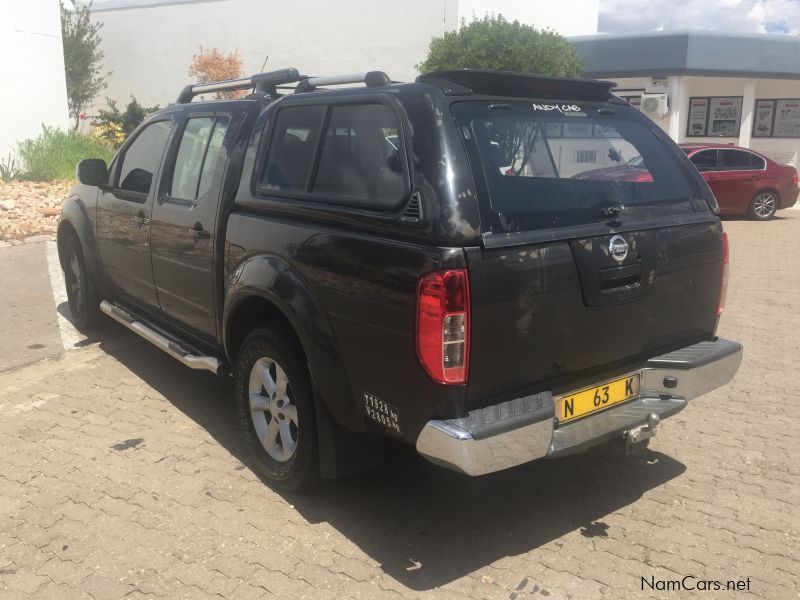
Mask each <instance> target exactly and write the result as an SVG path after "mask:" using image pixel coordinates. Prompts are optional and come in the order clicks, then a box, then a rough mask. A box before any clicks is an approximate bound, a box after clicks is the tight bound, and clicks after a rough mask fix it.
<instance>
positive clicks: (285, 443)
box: [249, 357, 300, 462]
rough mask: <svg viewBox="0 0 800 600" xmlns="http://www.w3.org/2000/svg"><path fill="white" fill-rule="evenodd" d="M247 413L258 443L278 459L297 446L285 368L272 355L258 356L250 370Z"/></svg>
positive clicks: (284, 458) (293, 407)
mask: <svg viewBox="0 0 800 600" xmlns="http://www.w3.org/2000/svg"><path fill="white" fill-rule="evenodd" d="M249 397H250V414H251V417H252V419H253V425H254V427H255V430H256V435H257V436H258V439H259V441H260V442H261V445H262V446H263V447H264V450H266V452H267V454H269V456H270V457H271V458H272V459H273V460H276V461H278V462H287V461H288V460H290V459H291V458H292V456H294V453H295V451H296V450H297V436H298V433H299V431H300V430H299V422H298V418H297V406H296V405H295V404H294V402H293V401H292V397H293V391H292V385H291V382H290V381H289V378H288V377H287V375H286V372H285V371H284V370H283V368H282V367H281V366H280V365H279V364H278V362H277V361H275V360H274V359H272V358H269V357H264V358H260V359H258V360H257V361H256V362H255V364H254V365H253V368H252V369H251V370H250V384H249Z"/></svg>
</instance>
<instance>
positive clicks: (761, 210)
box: [750, 192, 778, 221]
mask: <svg viewBox="0 0 800 600" xmlns="http://www.w3.org/2000/svg"><path fill="white" fill-rule="evenodd" d="M776 210H778V197H777V196H776V195H775V193H774V192H759V193H758V194H757V195H756V197H755V198H753V201H752V202H751V203H750V216H751V217H752V218H753V219H755V220H756V221H766V220H767V219H771V218H772V217H773V215H774V214H775V211H776Z"/></svg>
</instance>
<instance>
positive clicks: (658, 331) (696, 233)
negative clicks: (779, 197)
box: [467, 219, 722, 405]
mask: <svg viewBox="0 0 800 600" xmlns="http://www.w3.org/2000/svg"><path fill="white" fill-rule="evenodd" d="M616 235H621V237H622V238H623V239H625V240H626V241H627V243H628V244H629V249H628V256H627V257H626V258H625V260H623V261H622V262H618V261H617V260H616V259H614V258H613V257H612V256H611V255H610V252H609V250H608V248H609V245H610V243H611V239H612V238H613V237H615V236H616ZM721 235H722V229H721V226H720V224H719V222H718V221H717V220H716V219H714V220H713V221H710V222H708V223H695V224H690V225H676V226H665V227H657V228H652V229H646V230H638V231H631V232H623V233H621V234H611V233H609V234H606V235H600V236H593V237H588V238H577V239H572V240H564V241H557V242H551V243H544V244H533V245H526V246H516V247H504V248H494V249H492V248H484V249H473V250H471V251H468V252H467V256H468V261H469V272H470V294H471V297H472V333H471V355H470V375H469V391H468V395H469V396H468V398H469V403H470V404H471V405H474V404H480V403H481V402H483V401H489V400H494V399H496V398H497V397H499V396H503V395H505V394H511V393H519V392H520V391H522V390H528V389H530V390H531V391H536V390H537V389H539V388H541V389H553V390H554V391H566V389H572V388H573V387H575V385H574V383H572V387H570V383H571V382H574V381H575V380H578V379H586V378H588V379H590V378H591V377H592V376H594V375H597V376H604V375H605V374H607V373H608V372H609V371H610V370H624V368H625V367H626V366H629V365H630V364H633V363H634V362H636V361H637V360H639V359H643V358H647V357H650V356H654V355H657V354H659V353H661V352H662V351H664V350H668V349H673V348H676V347H681V346H685V345H689V344H691V343H694V342H696V341H699V340H702V339H708V338H709V337H710V336H711V335H713V331H714V327H715V322H716V307H717V299H718V295H719V285H720V275H721V265H722V254H721V252H722V250H721V248H722V246H721V244H722V243H721ZM564 386H566V389H565V388H564ZM559 388H561V389H559ZM539 391H541V390H540V389H539Z"/></svg>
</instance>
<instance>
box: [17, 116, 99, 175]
mask: <svg viewBox="0 0 800 600" xmlns="http://www.w3.org/2000/svg"><path fill="white" fill-rule="evenodd" d="M17 153H18V154H19V157H20V159H21V161H22V174H21V177H22V178H23V179H30V180H33V181H50V180H52V179H71V178H73V177H75V166H76V165H77V164H78V161H80V160H83V159H84V158H102V159H104V160H105V161H106V162H109V161H110V160H111V158H112V157H113V156H114V149H113V148H112V147H111V146H110V145H109V144H108V143H107V142H105V141H104V140H101V139H98V138H96V137H94V136H91V135H86V134H84V133H78V132H76V131H62V130H61V129H53V128H50V127H44V126H42V133H41V134H39V136H37V137H35V138H31V139H27V140H24V141H22V142H20V143H19V144H18V145H17Z"/></svg>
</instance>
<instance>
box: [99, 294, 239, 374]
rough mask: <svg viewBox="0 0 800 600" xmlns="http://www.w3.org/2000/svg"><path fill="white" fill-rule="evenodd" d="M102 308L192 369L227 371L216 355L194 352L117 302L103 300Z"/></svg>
mask: <svg viewBox="0 0 800 600" xmlns="http://www.w3.org/2000/svg"><path fill="white" fill-rule="evenodd" d="M100 310H102V311H103V312H104V313H106V314H107V315H108V316H109V317H111V318H112V319H114V320H115V321H117V322H119V323H122V324H123V325H124V326H125V327H127V328H128V329H130V330H131V331H133V332H134V333H136V334H138V335H140V336H142V337H143V338H144V339H146V340H147V341H148V342H150V343H151V344H153V345H154V346H156V347H157V348H161V349H162V350H163V351H164V352H166V353H167V354H169V355H170V356H171V357H172V358H176V359H178V360H179V361H181V362H182V363H183V364H184V365H186V366H187V367H189V368H190V369H198V370H201V371H211V372H212V373H214V374H215V375H222V374H223V373H224V372H225V364H224V362H223V361H221V360H220V359H218V358H216V357H214V356H200V355H197V354H194V353H193V352H192V351H191V350H187V349H186V348H184V347H183V346H182V345H181V343H180V342H178V341H176V340H173V339H170V338H168V337H167V336H166V334H164V333H162V332H160V331H157V330H156V329H155V328H153V327H152V326H151V325H149V324H148V323H146V322H145V321H144V320H142V319H140V318H138V317H136V316H135V315H133V314H131V313H130V312H128V311H127V310H125V309H124V308H121V307H120V306H118V305H116V304H112V303H111V302H109V301H107V300H103V301H102V302H101V303H100Z"/></svg>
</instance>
